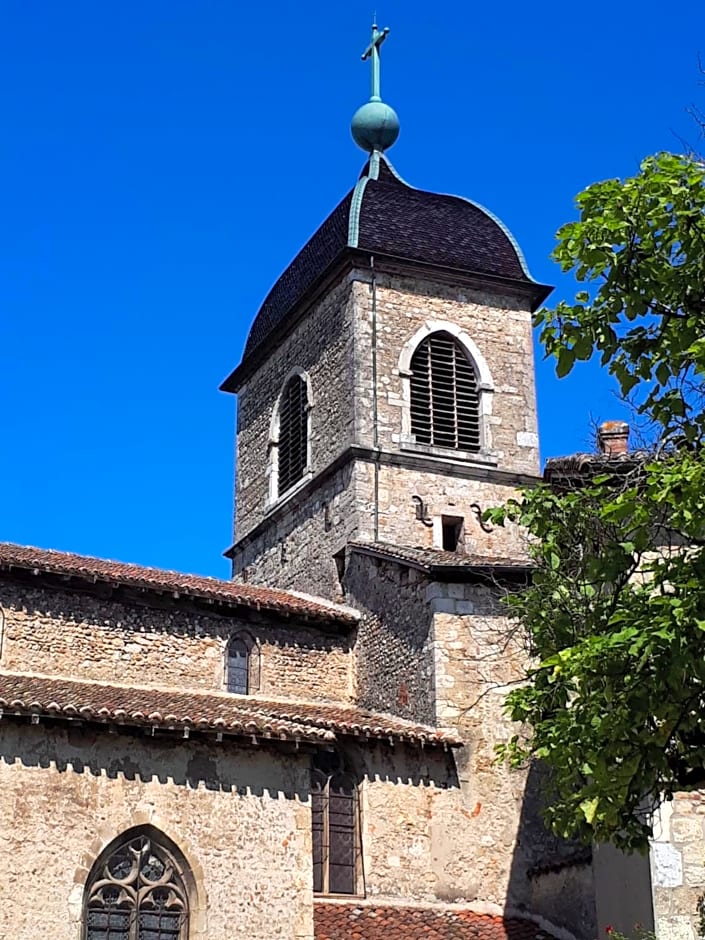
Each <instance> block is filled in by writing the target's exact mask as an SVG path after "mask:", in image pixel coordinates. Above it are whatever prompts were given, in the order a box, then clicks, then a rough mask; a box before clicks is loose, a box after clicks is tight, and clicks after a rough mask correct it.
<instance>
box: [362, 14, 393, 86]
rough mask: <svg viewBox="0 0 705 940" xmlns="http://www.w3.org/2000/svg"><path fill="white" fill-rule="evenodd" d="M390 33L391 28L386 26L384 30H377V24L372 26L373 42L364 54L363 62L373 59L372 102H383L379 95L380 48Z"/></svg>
mask: <svg viewBox="0 0 705 940" xmlns="http://www.w3.org/2000/svg"><path fill="white" fill-rule="evenodd" d="M388 33H389V27H388V26H385V27H384V29H382V30H379V29H377V24H376V23H373V24H372V42H371V43H370V44H369V46H368V47H367V49H365V51H364V52H363V53H362V61H363V62H364V61H365V59H370V58H371V59H372V94H371V95H370V101H381V100H382V99H381V98H380V94H379V47H380V46H381V45H382V43H383V42H384V40H385V39H386V38H387V34H388Z"/></svg>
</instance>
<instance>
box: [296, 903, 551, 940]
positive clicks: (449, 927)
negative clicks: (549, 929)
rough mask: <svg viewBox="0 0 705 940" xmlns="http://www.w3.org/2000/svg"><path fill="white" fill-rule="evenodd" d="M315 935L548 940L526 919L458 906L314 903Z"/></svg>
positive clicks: (330, 939) (347, 939) (331, 938)
mask: <svg viewBox="0 0 705 940" xmlns="http://www.w3.org/2000/svg"><path fill="white" fill-rule="evenodd" d="M313 923H314V937H315V940H551V934H548V933H546V931H545V930H542V929H541V928H540V927H539V926H538V925H537V924H535V923H533V921H530V920H524V919H523V918H518V917H500V916H496V915H492V914H478V913H476V912H475V911H469V910H463V909H462V908H457V907H452V908H448V907H446V908H437V907H423V908H420V907H401V906H399V907H397V906H392V905H380V904H374V903H373V904H364V903H360V902H357V903H355V902H353V903H346V904H341V903H335V902H320V901H319V902H318V903H316V904H315V905H314V908H313Z"/></svg>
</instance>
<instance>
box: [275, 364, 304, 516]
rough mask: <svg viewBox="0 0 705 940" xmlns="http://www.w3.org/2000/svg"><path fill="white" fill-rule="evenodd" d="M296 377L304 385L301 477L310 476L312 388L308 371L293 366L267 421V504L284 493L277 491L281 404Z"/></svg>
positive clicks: (285, 378) (277, 499) (286, 376)
mask: <svg viewBox="0 0 705 940" xmlns="http://www.w3.org/2000/svg"><path fill="white" fill-rule="evenodd" d="M296 377H299V378H300V379H302V381H303V382H304V384H305V387H306V466H305V469H304V474H303V476H302V478H301V479H302V480H307V479H310V477H311V416H312V411H313V389H312V385H311V376H310V375H309V374H308V372H306V371H305V370H304V369H302V368H300V367H299V366H294V368H293V369H290V370H289V372H287V374H286V375H285V377H284V381H283V382H282V384H281V389H280V391H279V394H278V396H277V400H276V402H275V404H274V409H273V411H272V417H271V420H270V422H269V441H268V445H267V470H266V473H267V493H268V496H267V505H268V506H271V505H273V504H274V503H276V502H278V501H279V499H280V498H281V497H282V496H284V495H286V494H285V493H280V492H279V431H280V417H281V404H282V398H283V395H284V392H285V391H286V388H287V386H288V385H289V382H290V381H291V380H292V379H293V378H296ZM294 486H296V484H294ZM291 489H293V487H290V488H289V489H288V490H287V491H286V492H287V493H288V492H289V491H290V490H291Z"/></svg>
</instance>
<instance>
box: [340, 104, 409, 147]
mask: <svg viewBox="0 0 705 940" xmlns="http://www.w3.org/2000/svg"><path fill="white" fill-rule="evenodd" d="M350 130H351V131H352V135H353V138H354V140H355V143H356V144H357V145H358V147H362V149H363V150H367V151H368V152H369V153H372V151H373V150H388V149H389V148H390V147H391V146H392V144H393V143H394V141H395V140H396V139H397V137H398V136H399V118H398V117H397V113H396V111H395V110H394V108H390V107H389V105H388V104H385V103H384V102H383V101H368V102H367V104H363V106H362V107H361V108H358V109H357V111H356V112H355V114H354V115H353V119H352V124H351V125H350Z"/></svg>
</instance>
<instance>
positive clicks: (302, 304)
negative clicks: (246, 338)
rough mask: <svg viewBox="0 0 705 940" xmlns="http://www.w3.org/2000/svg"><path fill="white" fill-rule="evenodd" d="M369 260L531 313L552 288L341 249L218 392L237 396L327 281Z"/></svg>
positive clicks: (362, 249)
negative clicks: (519, 302) (493, 294)
mask: <svg viewBox="0 0 705 940" xmlns="http://www.w3.org/2000/svg"><path fill="white" fill-rule="evenodd" d="M371 256H373V257H374V259H375V269H376V270H377V271H380V270H384V268H385V266H386V267H392V268H393V269H394V271H395V272H396V271H400V272H401V273H408V274H413V273H418V271H424V272H426V273H428V274H429V275H436V276H437V277H438V276H440V277H441V279H443V280H447V279H450V280H452V281H458V280H461V281H462V282H463V283H465V284H467V285H468V286H471V287H472V286H474V287H479V288H486V287H492V288H497V287H503V288H505V289H506V290H508V291H510V292H512V293H515V294H516V293H518V294H520V295H521V296H524V297H526V298H527V299H528V300H529V303H530V307H529V309H530V311H531V312H532V313H533V312H534V311H535V310H536V309H537V308H538V307H539V306H540V304H542V303H543V302H544V300H546V298H547V297H548V296H549V294H550V293H551V292H552V291H553V287H552V286H550V285H549V284H540V283H538V282H537V281H533V280H529V279H526V280H524V279H519V278H509V277H504V276H502V275H499V274H484V273H482V272H479V271H473V270H471V269H468V268H454V267H451V266H445V265H440V264H433V263H431V262H426V261H417V260H415V259H413V258H404V257H403V256H400V255H391V254H385V253H380V252H376V251H374V250H372V249H370V248H366V247H365V246H364V245H359V246H358V247H357V248H351V247H350V246H345V247H343V248H342V249H341V250H340V251H339V252H338V254H337V255H336V257H335V258H334V259H333V261H332V262H331V263H330V264H329V265H328V267H327V268H326V269H325V271H324V272H323V273H322V274H321V276H320V277H319V278H318V279H317V281H316V282H315V283H314V284H313V286H312V287H311V288H310V289H309V290H308V291H307V292H306V295H305V296H303V297H300V298H299V299H298V300H297V301H296V303H295V304H294V305H293V306H292V307H291V308H290V310H289V312H288V313H287V314H286V315H285V316H284V317H283V318H282V321H281V323H280V324H279V326H278V327H277V328H276V329H274V330H273V331H272V332H271V333H270V334H269V335H268V336H267V337H266V338H265V339H264V340H263V341H262V342H261V343H260V344H259V345H258V346H257V347H256V348H255V349H254V350H253V351H252V352H251V353H250V354H249V355H245V356H244V357H243V359H242V361H241V362H240V364H239V365H238V366H237V367H236V368H235V369H233V371H232V372H231V373H230V375H228V376H227V378H226V379H224V380H223V382H221V384H220V385H219V386H218V389H219V391H221V392H227V393H229V394H237V392H238V391H239V390H240V388H241V387H242V385H243V384H244V382H246V381H247V379H248V378H249V377H250V376H251V375H252V373H253V372H255V371H256V369H257V368H258V367H259V366H260V364H261V363H262V362H263V361H264V359H266V358H267V356H268V355H269V353H270V351H271V349H272V347H273V346H275V345H276V344H277V343H278V342H280V341H281V340H282V339H284V337H285V336H287V335H288V334H289V333H290V332H291V331H292V330H293V328H294V327H295V326H296V324H297V323H298V322H299V321H300V320H301V318H302V317H303V316H305V314H306V313H307V311H308V310H309V309H310V308H311V306H312V305H313V304H314V303H315V302H316V301H317V300H318V298H319V297H320V295H321V293H322V292H323V291H324V290H325V288H326V287H328V286H329V285H330V283H331V281H333V280H335V279H336V278H337V277H338V276H339V275H340V274H342V273H344V272H345V271H346V270H350V269H352V268H353V267H355V262H356V261H361V260H366V259H368V258H370V257H371Z"/></svg>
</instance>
